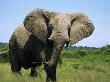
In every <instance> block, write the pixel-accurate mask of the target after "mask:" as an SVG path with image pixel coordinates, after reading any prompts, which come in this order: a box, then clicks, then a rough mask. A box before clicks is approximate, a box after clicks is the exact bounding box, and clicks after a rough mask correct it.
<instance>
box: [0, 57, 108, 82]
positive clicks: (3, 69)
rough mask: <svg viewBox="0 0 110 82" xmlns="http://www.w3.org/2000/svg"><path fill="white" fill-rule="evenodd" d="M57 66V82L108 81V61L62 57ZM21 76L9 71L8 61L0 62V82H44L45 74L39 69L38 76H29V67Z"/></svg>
mask: <svg viewBox="0 0 110 82" xmlns="http://www.w3.org/2000/svg"><path fill="white" fill-rule="evenodd" d="M62 62H63V64H60V65H58V68H57V82H110V62H104V61H85V60H81V59H74V58H63V59H62ZM21 73H22V76H16V75H13V74H12V73H11V70H10V65H9V64H8V63H1V64H0V82H45V79H46V74H45V72H44V70H42V71H40V73H39V74H38V77H36V78H31V77H29V73H30V69H29V70H24V69H22V71H21Z"/></svg>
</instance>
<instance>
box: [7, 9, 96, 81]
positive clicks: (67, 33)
mask: <svg viewBox="0 0 110 82" xmlns="http://www.w3.org/2000/svg"><path fill="white" fill-rule="evenodd" d="M93 31H94V25H93V23H92V21H91V20H90V19H89V18H88V17H87V16H86V15H85V14H83V13H72V14H64V13H59V12H50V11H47V10H44V9H35V10H33V11H32V12H30V13H29V14H28V15H27V16H26V17H25V19H24V22H23V25H22V26H20V27H18V28H17V29H16V30H15V31H14V33H13V34H12V36H11V38H10V41H9V53H10V63H11V70H12V72H15V73H19V71H20V69H21V67H24V68H27V69H28V68H31V73H30V75H32V76H34V75H36V74H37V73H36V71H35V68H36V67H37V66H39V65H41V64H44V69H45V71H46V74H47V79H46V82H50V81H52V82H56V67H57V62H58V59H59V56H60V54H61V51H62V48H63V46H64V45H65V44H66V46H68V45H73V44H75V43H77V42H78V41H80V40H82V39H84V38H87V37H89V36H90V35H91V34H92V33H93Z"/></svg>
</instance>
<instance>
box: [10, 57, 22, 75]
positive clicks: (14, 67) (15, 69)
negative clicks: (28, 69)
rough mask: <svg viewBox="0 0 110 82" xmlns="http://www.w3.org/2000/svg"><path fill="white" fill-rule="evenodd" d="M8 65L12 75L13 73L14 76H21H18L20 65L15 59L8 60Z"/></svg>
mask: <svg viewBox="0 0 110 82" xmlns="http://www.w3.org/2000/svg"><path fill="white" fill-rule="evenodd" d="M10 63H11V70H12V73H14V74H16V75H21V74H20V70H21V66H20V63H19V62H18V60H17V59H16V58H13V59H11V60H10Z"/></svg>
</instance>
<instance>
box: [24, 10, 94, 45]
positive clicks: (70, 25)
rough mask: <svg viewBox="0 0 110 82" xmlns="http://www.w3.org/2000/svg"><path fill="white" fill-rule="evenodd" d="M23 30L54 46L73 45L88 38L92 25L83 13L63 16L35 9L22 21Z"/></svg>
mask: <svg viewBox="0 0 110 82" xmlns="http://www.w3.org/2000/svg"><path fill="white" fill-rule="evenodd" d="M24 26H25V28H26V29H27V30H28V31H30V32H31V33H33V34H34V35H35V36H37V37H38V38H39V39H41V40H44V41H45V40H47V38H48V39H49V40H51V41H54V42H55V44H61V45H63V44H65V43H66V44H67V45H71V44H75V43H77V42H78V41H80V40H82V39H83V38H86V37H88V36H89V35H91V34H92V32H93V30H94V25H93V24H92V22H91V21H90V20H89V18H88V17H87V16H86V15H85V14H83V13H73V14H63V13H55V12H48V11H46V10H43V9H37V10H34V11H32V12H31V13H30V14H28V15H27V16H26V18H25V20H24Z"/></svg>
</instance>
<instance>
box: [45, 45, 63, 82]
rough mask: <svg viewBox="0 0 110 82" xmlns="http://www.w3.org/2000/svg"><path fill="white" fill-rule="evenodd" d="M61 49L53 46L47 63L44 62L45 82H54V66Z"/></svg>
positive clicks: (55, 66)
mask: <svg viewBox="0 0 110 82" xmlns="http://www.w3.org/2000/svg"><path fill="white" fill-rule="evenodd" d="M61 50H62V48H61V47H54V48H53V52H52V56H51V58H50V61H49V63H47V65H46V64H45V71H46V73H47V80H46V82H56V68H57V62H58V59H59V56H60V53H61Z"/></svg>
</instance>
